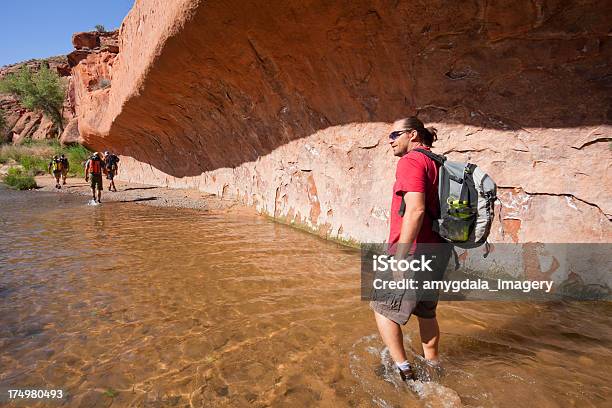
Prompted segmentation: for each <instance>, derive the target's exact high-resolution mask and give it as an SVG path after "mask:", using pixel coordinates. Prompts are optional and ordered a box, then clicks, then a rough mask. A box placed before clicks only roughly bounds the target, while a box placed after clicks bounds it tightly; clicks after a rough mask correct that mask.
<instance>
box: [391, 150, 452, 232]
mask: <svg viewBox="0 0 612 408" xmlns="http://www.w3.org/2000/svg"><path fill="white" fill-rule="evenodd" d="M412 150H414V151H415V152H419V153H422V154H424V155H425V156H427V157H429V158H430V159H431V160H433V161H434V162H435V163H436V164H438V165H440V166H444V162H445V161H446V157H445V156H442V155H439V154H435V153H432V152H431V151H429V150H425V149H419V148H418V147H417V148H416V149H412ZM426 212H427V215H428V216H429V218H430V219H431V222H432V223H435V222H436V219H437V218H438V217H436V216H435V214H430V212H429V211H427V209H426ZM405 213H406V202H405V201H404V197H403V196H402V203H401V204H400V209H399V216H400V217H404V214H405Z"/></svg>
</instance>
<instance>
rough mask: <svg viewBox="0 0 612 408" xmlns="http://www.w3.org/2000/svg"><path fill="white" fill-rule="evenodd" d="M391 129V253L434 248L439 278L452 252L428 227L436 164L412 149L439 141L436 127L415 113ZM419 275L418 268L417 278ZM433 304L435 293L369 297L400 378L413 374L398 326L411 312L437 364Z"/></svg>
mask: <svg viewBox="0 0 612 408" xmlns="http://www.w3.org/2000/svg"><path fill="white" fill-rule="evenodd" d="M392 130H393V131H392V132H391V134H390V135H389V143H390V145H391V147H392V149H393V154H394V155H395V156H398V157H401V158H400V160H399V162H398V163H397V169H396V173H395V184H394V185H393V198H392V201H391V223H390V224H391V225H390V233H389V240H388V244H389V248H390V249H389V252H390V253H391V254H393V255H394V258H395V259H398V260H400V259H406V258H408V257H410V256H411V255H413V256H414V257H415V258H416V254H415V252H416V251H421V249H420V248H423V247H432V246H434V247H436V248H437V249H438V250H439V251H438V252H436V257H435V258H436V260H435V263H434V268H433V270H434V274H436V276H438V275H440V276H441V275H443V274H444V270H445V269H446V266H447V264H448V261H449V259H450V255H451V254H452V246H449V245H448V244H443V242H445V241H444V240H443V239H442V238H441V237H440V236H439V235H438V234H437V233H436V232H434V231H433V229H432V220H433V219H435V218H437V217H438V213H439V201H438V166H437V165H436V163H435V162H434V161H433V160H432V159H430V158H429V157H428V156H426V155H425V154H422V153H420V152H418V151H415V150H414V149H416V148H418V149H424V150H429V149H430V148H431V146H432V144H433V142H434V141H435V140H437V134H436V130H435V129H433V128H429V129H428V128H425V126H423V122H421V121H420V120H419V119H417V118H416V117H409V118H405V119H401V120H398V121H396V122H395V123H394V124H393V129H392ZM423 244H430V245H423ZM431 244H436V245H431ZM438 245H439V246H438ZM419 273H421V272H416V274H415V277H416V276H417V275H418V274H419ZM426 273H429V272H426ZM437 305H438V298H437V292H435V297H434V298H427V299H424V300H420V299H419V298H418V297H410V296H406V295H404V294H400V295H398V296H396V297H393V296H390V297H386V298H385V297H381V298H380V299H377V298H376V297H373V299H372V301H371V302H370V307H371V308H372V309H373V310H374V316H375V318H376V324H377V326H378V331H379V332H380V336H381V337H382V340H383V341H384V343H385V345H386V346H387V347H388V348H389V352H390V354H391V357H392V358H393V361H395V364H396V366H397V368H398V370H399V372H400V376H401V378H402V379H403V380H407V379H412V378H414V373H413V371H412V367H411V365H410V363H409V362H408V359H407V357H406V350H405V349H404V343H403V335H402V329H401V327H400V325H404V324H406V323H407V322H408V319H409V318H410V315H412V314H414V315H416V316H417V317H418V322H419V331H420V335H421V343H422V345H423V354H424V357H425V359H426V360H428V361H430V362H433V363H435V362H437V360H438V342H439V339H440V329H439V327H438V321H437V320H436V307H437Z"/></svg>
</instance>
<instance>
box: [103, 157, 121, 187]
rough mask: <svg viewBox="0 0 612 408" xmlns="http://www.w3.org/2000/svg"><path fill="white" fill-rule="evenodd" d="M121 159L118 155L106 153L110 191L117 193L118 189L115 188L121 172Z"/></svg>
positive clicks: (105, 161)
mask: <svg viewBox="0 0 612 408" xmlns="http://www.w3.org/2000/svg"><path fill="white" fill-rule="evenodd" d="M117 163H119V157H117V156H116V155H114V154H112V153H110V152H108V151H106V152H104V165H105V167H106V178H107V179H108V180H109V181H110V184H109V185H108V191H115V192H116V191H117V187H115V180H114V179H115V176H116V175H117V172H118V170H119V166H118V164H117Z"/></svg>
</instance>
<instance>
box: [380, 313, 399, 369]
mask: <svg viewBox="0 0 612 408" xmlns="http://www.w3.org/2000/svg"><path fill="white" fill-rule="evenodd" d="M374 317H375V318H376V325H377V326H378V332H379V333H380V337H382V339H383V342H384V343H385V345H386V346H387V347H388V348H389V352H390V353H391V358H392V359H393V361H395V362H396V363H402V362H404V361H406V360H407V358H406V350H405V349H404V336H403V335H402V328H401V327H400V325H399V324H397V323H395V322H394V321H393V320H390V319H388V318H386V317H385V316H383V315H381V314H379V313H376V312H374Z"/></svg>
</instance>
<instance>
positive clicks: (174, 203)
mask: <svg viewBox="0 0 612 408" xmlns="http://www.w3.org/2000/svg"><path fill="white" fill-rule="evenodd" d="M36 183H37V184H38V186H39V187H40V188H39V189H38V190H39V191H48V192H55V193H69V194H77V195H82V196H86V197H87V198H91V188H90V187H89V183H88V182H85V180H84V179H83V178H74V177H71V178H68V179H66V185H62V188H61V189H57V188H55V179H54V178H53V177H52V176H50V175H44V176H37V177H36ZM103 185H104V191H103V192H102V203H104V202H122V203H138V204H146V205H151V206H155V207H173V208H191V209H196V210H205V211H215V212H223V213H226V212H241V213H244V212H245V211H246V212H248V213H249V214H253V215H254V214H256V212H255V210H253V209H252V208H248V207H245V206H243V205H240V204H239V203H238V202H237V201H235V200H232V199H227V198H220V197H218V196H216V195H214V194H209V193H204V192H202V191H198V190H191V189H170V188H165V187H157V186H151V185H146V184H136V183H127V182H124V181H119V180H115V186H116V187H117V192H111V191H108V180H106V179H103Z"/></svg>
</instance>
